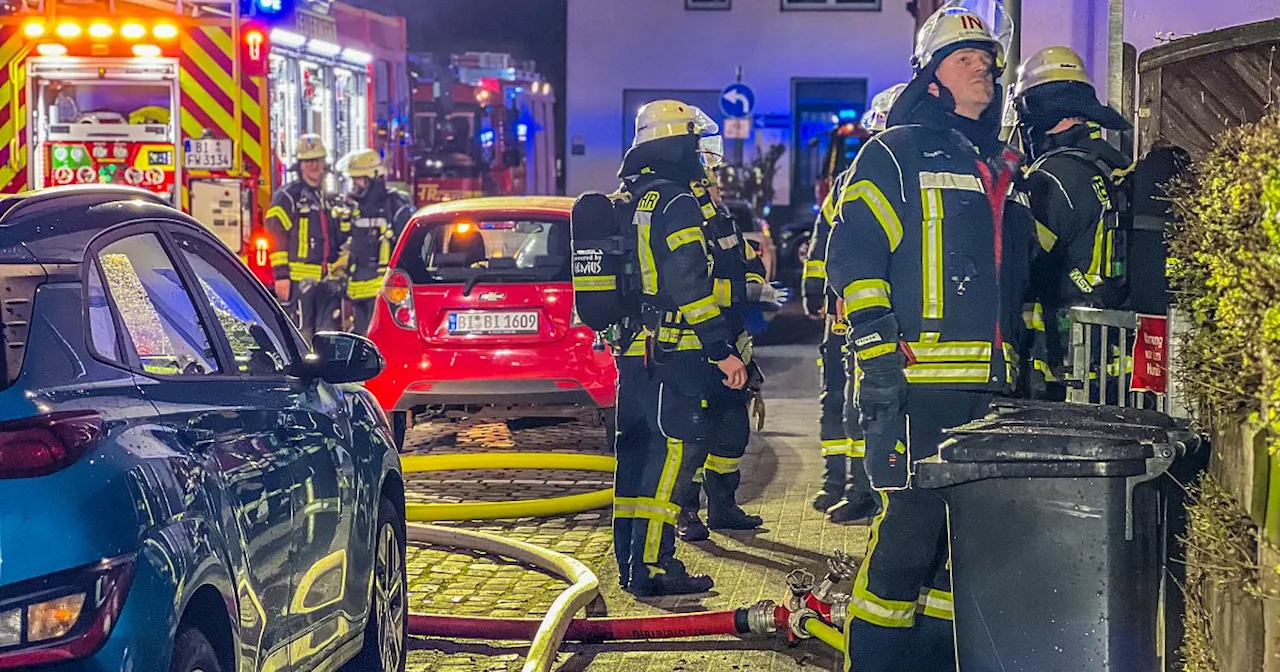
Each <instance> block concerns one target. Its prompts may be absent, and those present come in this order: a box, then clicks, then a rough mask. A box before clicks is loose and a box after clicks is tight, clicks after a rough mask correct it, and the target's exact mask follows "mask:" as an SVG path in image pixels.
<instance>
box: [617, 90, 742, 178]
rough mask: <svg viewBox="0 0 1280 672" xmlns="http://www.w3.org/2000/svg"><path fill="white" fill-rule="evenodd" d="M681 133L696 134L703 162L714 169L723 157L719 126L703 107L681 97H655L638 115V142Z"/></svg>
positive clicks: (637, 143) (636, 140)
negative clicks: (679, 99)
mask: <svg viewBox="0 0 1280 672" xmlns="http://www.w3.org/2000/svg"><path fill="white" fill-rule="evenodd" d="M680 135H696V136H698V137H699V138H700V140H699V141H698V153H699V155H701V157H702V162H703V165H705V166H707V167H708V168H714V167H715V166H718V165H720V163H721V161H722V160H723V159H724V140H723V138H721V136H720V125H719V124H717V123H716V122H715V121H714V120H713V119H711V117H708V116H707V115H706V113H705V112H703V111H702V110H701V109H699V108H697V107H695V106H693V105H689V104H688V103H682V102H680V101H678V100H655V101H654V102H652V103H646V104H645V105H643V106H641V108H640V111H639V112H638V113H637V114H636V139H635V141H634V142H633V143H632V144H631V146H632V147H635V146H636V145H639V144H642V143H645V142H650V141H652V140H659V139H661V138H670V137H675V136H680Z"/></svg>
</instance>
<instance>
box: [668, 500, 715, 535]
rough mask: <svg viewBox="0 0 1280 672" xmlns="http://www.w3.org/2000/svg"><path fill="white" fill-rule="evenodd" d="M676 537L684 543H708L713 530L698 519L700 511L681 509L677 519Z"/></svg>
mask: <svg viewBox="0 0 1280 672" xmlns="http://www.w3.org/2000/svg"><path fill="white" fill-rule="evenodd" d="M676 536H677V537H680V538H681V539H683V540H684V541H706V540H707V539H709V538H710V537H711V530H709V529H707V526H706V525H705V524H703V522H702V519H701V518H699V517H698V509H696V508H693V509H680V515H679V516H678V517H677V518H676Z"/></svg>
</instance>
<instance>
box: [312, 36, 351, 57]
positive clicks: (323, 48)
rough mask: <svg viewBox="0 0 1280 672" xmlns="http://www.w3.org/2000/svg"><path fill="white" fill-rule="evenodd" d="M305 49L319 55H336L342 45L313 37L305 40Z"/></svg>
mask: <svg viewBox="0 0 1280 672" xmlns="http://www.w3.org/2000/svg"><path fill="white" fill-rule="evenodd" d="M307 51H309V52H311V53H313V54H319V55H321V56H329V57H333V56H337V55H338V53H339V52H341V51H342V47H340V46H338V45H336V44H334V43H332V42H325V41H324V40H317V39H315V38H314V37H313V38H311V39H310V40H307Z"/></svg>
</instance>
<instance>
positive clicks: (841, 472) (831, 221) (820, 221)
mask: <svg viewBox="0 0 1280 672" xmlns="http://www.w3.org/2000/svg"><path fill="white" fill-rule="evenodd" d="M904 88H906V84H898V85H896V86H893V87H891V88H889V89H886V90H884V91H881V92H880V93H878V94H876V97H875V98H873V99H872V100H871V106H870V108H868V109H867V113H866V114H865V115H863V117H862V127H863V128H864V129H866V130H867V132H869V133H871V134H872V135H873V136H874V135H875V134H877V133H879V132H881V131H883V130H884V129H885V121H886V120H887V119H888V117H889V109H890V108H892V107H893V102H894V101H895V100H897V99H898V94H900V93H902V90H903V89H904ZM849 173H850V170H845V171H844V172H842V173H840V175H839V176H836V177H835V179H834V180H832V185H831V190H830V191H828V192H827V197H826V199H825V200H824V201H823V203H822V208H821V210H819V212H818V217H817V220H816V221H815V222H814V224H813V235H812V237H811V238H810V243H809V258H808V259H806V260H805V263H804V282H803V290H804V306H805V312H807V313H808V314H809V315H811V316H813V317H816V318H819V319H824V320H826V323H827V329H826V336H825V337H824V338H823V339H822V345H821V346H820V347H819V348H818V352H819V355H820V358H819V360H818V368H819V369H821V374H822V393H821V394H820V395H819V396H818V403H819V404H820V405H821V406H822V419H821V421H820V424H819V428H818V440H819V441H820V442H821V445H822V458H823V461H824V463H825V464H824V468H823V472H822V489H821V490H820V491H818V494H817V496H815V497H814V498H813V508H815V509H817V510H818V511H824V512H826V514H827V517H828V518H829V519H830V520H831V522H833V523H849V524H856V523H867V522H870V520H871V517H872V516H874V515H875V514H876V512H877V511H879V510H880V497H878V496H877V495H875V493H874V492H873V491H872V490H871V484H870V483H868V482H867V472H866V470H865V469H863V467H862V456H863V454H864V452H865V449H866V442H865V441H863V440H862V429H861V428H859V427H858V416H857V411H856V410H853V412H852V414H849V413H847V412H846V399H845V397H846V395H845V379H846V376H845V368H844V362H845V342H844V341H845V334H846V333H848V331H849V324H848V323H847V322H845V320H844V315H843V314H842V311H841V310H840V308H841V306H840V295H839V294H838V293H836V292H835V291H834V290H833V289H832V287H831V285H830V283H828V282H827V262H826V260H827V239H828V237H829V236H830V235H831V227H833V226H835V225H836V223H838V222H839V221H840V209H839V207H838V206H839V202H840V191H841V188H842V187H844V184H845V180H846V179H847V178H848V177H849ZM848 406H849V407H851V406H852V405H851V404H849V405H848Z"/></svg>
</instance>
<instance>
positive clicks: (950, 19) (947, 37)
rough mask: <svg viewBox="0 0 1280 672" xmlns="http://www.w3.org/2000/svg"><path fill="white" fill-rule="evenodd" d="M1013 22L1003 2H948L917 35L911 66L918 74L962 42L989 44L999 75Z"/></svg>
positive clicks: (970, 0) (1010, 40)
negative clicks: (949, 48) (943, 52)
mask: <svg viewBox="0 0 1280 672" xmlns="http://www.w3.org/2000/svg"><path fill="white" fill-rule="evenodd" d="M1013 30H1014V26H1013V21H1012V20H1011V19H1010V18H1009V15H1008V14H1007V13H1006V12H1005V11H1004V4H1003V3H1002V2H1001V1H1000V0H947V3H946V4H944V5H943V6H942V7H940V8H938V11H936V12H934V13H933V15H932V16H930V17H929V18H928V20H926V21H925V22H924V26H922V27H921V28H920V32H919V33H918V34H917V35H916V50H915V54H914V55H912V57H911V64H912V65H913V66H914V67H915V71H916V72H920V71H921V70H923V69H925V68H926V67H928V66H929V64H930V63H931V62H932V61H933V58H934V56H935V55H937V54H938V53H939V52H941V51H943V50H944V49H946V48H947V47H950V46H952V45H955V44H959V43H961V42H977V43H986V44H989V45H990V46H991V49H992V51H993V52H994V54H995V66H996V70H997V71H1003V70H1004V67H1005V54H1007V53H1008V52H1009V45H1010V43H1011V42H1012V41H1013Z"/></svg>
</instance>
